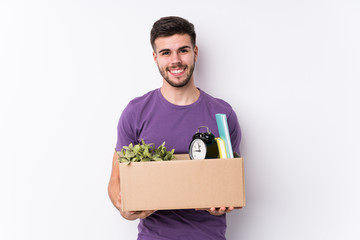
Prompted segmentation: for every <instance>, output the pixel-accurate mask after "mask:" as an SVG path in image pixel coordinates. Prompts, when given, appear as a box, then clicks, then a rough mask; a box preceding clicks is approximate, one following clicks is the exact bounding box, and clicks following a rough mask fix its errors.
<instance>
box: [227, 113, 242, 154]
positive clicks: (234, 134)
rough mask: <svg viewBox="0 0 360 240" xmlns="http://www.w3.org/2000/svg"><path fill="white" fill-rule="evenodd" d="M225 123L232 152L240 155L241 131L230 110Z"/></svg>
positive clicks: (234, 114)
mask: <svg viewBox="0 0 360 240" xmlns="http://www.w3.org/2000/svg"><path fill="white" fill-rule="evenodd" d="M227 121H228V126H229V132H230V139H231V145H232V148H233V151H234V152H236V153H238V154H239V155H240V154H241V153H240V141H241V129H240V125H239V122H238V119H237V116H236V113H235V112H234V110H231V112H230V114H229V117H228V119H227Z"/></svg>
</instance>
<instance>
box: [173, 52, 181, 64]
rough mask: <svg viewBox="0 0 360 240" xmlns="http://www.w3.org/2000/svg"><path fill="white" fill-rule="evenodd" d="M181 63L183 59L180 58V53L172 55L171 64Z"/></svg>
mask: <svg viewBox="0 0 360 240" xmlns="http://www.w3.org/2000/svg"><path fill="white" fill-rule="evenodd" d="M180 62H181V58H180V56H179V54H178V53H173V54H172V55H171V63H180Z"/></svg>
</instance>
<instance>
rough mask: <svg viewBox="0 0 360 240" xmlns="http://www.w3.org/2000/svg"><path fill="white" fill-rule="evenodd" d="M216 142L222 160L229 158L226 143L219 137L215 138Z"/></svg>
mask: <svg viewBox="0 0 360 240" xmlns="http://www.w3.org/2000/svg"><path fill="white" fill-rule="evenodd" d="M215 141H216V143H217V146H218V149H219V155H220V158H227V155H226V147H225V141H224V140H223V139H221V138H219V137H217V138H215Z"/></svg>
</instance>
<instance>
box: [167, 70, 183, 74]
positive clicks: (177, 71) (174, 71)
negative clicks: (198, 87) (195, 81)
mask: <svg viewBox="0 0 360 240" xmlns="http://www.w3.org/2000/svg"><path fill="white" fill-rule="evenodd" d="M183 71H184V69H180V70H172V71H170V72H171V73H174V74H178V73H181V72H183Z"/></svg>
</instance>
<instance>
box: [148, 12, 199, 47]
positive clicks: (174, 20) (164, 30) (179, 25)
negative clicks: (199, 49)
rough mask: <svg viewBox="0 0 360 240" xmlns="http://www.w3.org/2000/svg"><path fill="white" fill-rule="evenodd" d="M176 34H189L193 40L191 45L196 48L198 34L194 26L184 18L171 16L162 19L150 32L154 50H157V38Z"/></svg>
mask: <svg viewBox="0 0 360 240" xmlns="http://www.w3.org/2000/svg"><path fill="white" fill-rule="evenodd" d="M174 34H188V35H189V36H190V39H191V44H192V45H193V47H194V46H195V44H196V33H195V27H194V25H193V24H192V23H190V22H189V21H188V20H186V19H184V18H181V17H175V16H169V17H162V18H160V19H159V20H157V21H156V22H155V23H154V25H153V27H152V29H151V32H150V42H151V46H152V48H153V49H154V50H155V40H156V38H158V37H169V36H172V35H174Z"/></svg>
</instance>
